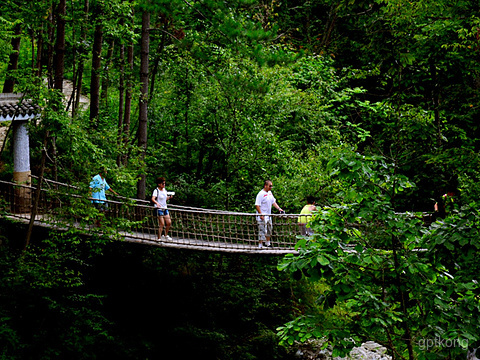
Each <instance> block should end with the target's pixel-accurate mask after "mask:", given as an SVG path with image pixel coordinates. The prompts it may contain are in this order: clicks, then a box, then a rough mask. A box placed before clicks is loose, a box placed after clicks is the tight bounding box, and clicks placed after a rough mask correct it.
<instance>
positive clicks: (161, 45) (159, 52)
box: [150, 32, 167, 98]
mask: <svg viewBox="0 0 480 360" xmlns="http://www.w3.org/2000/svg"><path fill="white" fill-rule="evenodd" d="M166 38H167V37H166V32H163V33H162V38H161V40H160V43H159V44H158V48H157V51H156V52H155V60H154V62H153V69H152V74H151V76H150V78H151V80H150V98H151V97H152V95H153V92H154V91H155V79H156V77H157V73H158V65H159V64H160V57H161V55H162V52H163V49H164V47H165V41H166Z"/></svg>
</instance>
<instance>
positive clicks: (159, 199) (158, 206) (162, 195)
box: [152, 177, 173, 240]
mask: <svg viewBox="0 0 480 360" xmlns="http://www.w3.org/2000/svg"><path fill="white" fill-rule="evenodd" d="M172 197H173V195H172V196H169V195H168V194H167V190H165V178H163V177H159V178H157V187H156V188H155V190H153V194H152V202H153V203H154V204H155V211H156V213H157V218H158V240H172V238H171V237H170V236H168V231H169V230H170V226H171V225H172V220H171V218H170V214H169V213H168V209H167V200H170V199H171V198H172ZM164 228H165V235H162V233H163V229H164Z"/></svg>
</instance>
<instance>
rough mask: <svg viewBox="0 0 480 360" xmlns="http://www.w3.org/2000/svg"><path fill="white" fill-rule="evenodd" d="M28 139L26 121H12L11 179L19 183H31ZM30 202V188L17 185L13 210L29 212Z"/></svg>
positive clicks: (28, 184)
mask: <svg viewBox="0 0 480 360" xmlns="http://www.w3.org/2000/svg"><path fill="white" fill-rule="evenodd" d="M30 175H31V170H30V141H29V137H28V130H27V122H26V121H18V120H14V121H13V181H14V182H16V183H17V184H20V185H27V186H30V185H31V178H30ZM31 204H32V192H31V189H27V188H24V187H19V188H16V189H15V205H16V206H15V211H16V212H20V213H28V212H30V208H31Z"/></svg>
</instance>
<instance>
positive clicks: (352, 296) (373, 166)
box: [279, 153, 480, 359]
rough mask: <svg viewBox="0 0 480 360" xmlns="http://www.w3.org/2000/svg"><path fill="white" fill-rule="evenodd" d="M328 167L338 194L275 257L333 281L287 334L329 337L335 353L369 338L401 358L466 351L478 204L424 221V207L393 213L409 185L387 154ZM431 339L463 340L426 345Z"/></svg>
mask: <svg viewBox="0 0 480 360" xmlns="http://www.w3.org/2000/svg"><path fill="white" fill-rule="evenodd" d="M329 168H330V169H331V172H332V175H334V176H335V177H336V178H337V179H338V181H340V182H341V183H342V184H343V186H344V187H343V190H342V191H340V192H339V193H338V198H339V200H340V201H339V202H337V203H333V204H331V205H329V206H324V207H323V208H322V209H320V210H319V211H318V213H317V214H316V215H315V216H314V218H313V220H312V222H311V226H312V227H313V229H314V230H315V232H316V235H315V236H314V237H313V238H312V239H302V240H300V241H299V242H298V244H297V248H298V250H299V253H300V254H299V256H293V255H292V256H287V257H286V258H285V259H284V261H283V262H282V263H281V264H280V265H279V269H281V270H286V271H289V272H290V273H293V274H296V273H299V272H300V274H302V273H303V274H304V275H305V276H307V277H308V278H310V279H311V280H312V281H318V279H319V278H324V279H325V281H326V283H327V284H328V285H329V289H328V291H326V292H325V294H324V296H323V303H322V308H320V309H319V310H318V311H317V312H313V313H312V314H310V315H306V316H303V317H300V318H298V319H297V320H295V321H293V322H291V323H289V324H287V325H285V326H284V327H280V328H279V334H280V336H281V337H282V340H283V341H284V342H287V343H292V342H293V341H305V340H307V339H309V338H311V337H318V338H325V339H326V340H327V341H328V342H329V343H332V344H333V345H334V346H335V348H336V349H337V351H338V353H339V354H345V353H346V352H348V351H349V350H350V349H351V348H352V346H354V345H357V344H360V343H361V342H362V341H365V340H368V339H370V340H374V341H377V342H378V343H380V344H385V346H387V347H388V348H389V349H390V351H391V352H392V353H393V354H398V355H399V356H401V357H404V358H421V359H424V358H428V357H429V356H433V355H429V354H436V356H441V357H447V356H448V354H461V353H463V352H464V351H465V348H467V347H468V346H469V344H472V343H475V342H477V341H478V340H479V339H478V334H477V330H476V326H475V325H474V323H477V322H478V320H479V319H478V318H477V316H476V315H475V316H473V318H471V316H472V311H473V313H475V314H478V309H479V307H480V302H479V300H478V295H477V294H478V290H479V288H478V282H477V281H476V275H475V274H477V273H478V265H477V264H474V261H475V260H474V259H475V258H476V257H478V252H479V246H478V242H476V241H475V240H474V239H476V238H477V236H478V234H477V230H476V227H475V226H476V225H475V224H476V223H477V222H478V221H479V215H480V214H479V212H478V211H477V210H476V203H472V204H470V205H469V206H466V207H464V208H462V209H458V210H456V211H454V212H452V213H451V214H450V216H449V217H448V218H447V219H445V221H438V222H435V223H433V224H432V225H431V226H430V227H428V228H427V227H425V225H423V220H422V214H415V213H399V212H397V211H396V208H395V199H396V196H397V194H399V193H401V192H403V191H405V190H407V189H408V188H410V187H412V186H413V184H412V183H411V182H410V181H408V179H407V178H405V177H404V176H402V175H400V174H398V173H397V172H396V167H395V166H392V165H391V164H388V163H387V162H385V160H384V159H382V158H381V157H371V158H369V157H365V156H359V155H355V154H348V153H347V154H345V155H344V156H343V157H340V158H338V159H333V160H332V161H331V162H330V164H329ZM474 229H475V230H474ZM460 264H461V265H460ZM339 309H343V311H339ZM332 316H333V318H334V319H335V320H336V321H337V323H338V322H339V323H340V324H341V326H337V325H336V324H337V323H336V322H334V321H333V322H332V321H329V320H328V319H331V318H332ZM459 318H461V319H466V318H468V320H467V321H465V322H463V321H461V322H459V321H458V319H459ZM470 319H471V320H472V321H470ZM460 323H461V324H460ZM432 339H433V340H434V339H443V341H444V342H445V341H448V342H449V344H452V342H454V343H455V344H457V345H458V346H456V347H454V348H444V347H442V346H431V348H425V341H426V340H432ZM437 344H438V342H437Z"/></svg>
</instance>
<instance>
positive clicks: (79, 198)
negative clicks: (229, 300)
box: [0, 181, 304, 255]
mask: <svg viewBox="0 0 480 360" xmlns="http://www.w3.org/2000/svg"><path fill="white" fill-rule="evenodd" d="M37 183H38V181H37ZM43 183H44V184H45V185H43V186H41V187H40V189H39V190H38V189H37V187H36V186H34V185H20V184H18V183H15V182H8V181H0V216H3V217H8V218H11V219H16V220H19V221H22V222H25V223H30V221H32V216H34V219H33V222H34V223H33V224H34V226H43V227H49V228H52V229H59V230H61V229H64V230H65V229H71V228H76V229H78V230H79V231H80V232H84V233H86V234H91V233H95V232H97V233H102V226H100V227H98V226H96V225H95V223H96V220H97V219H98V217H101V218H102V222H101V224H102V225H105V227H106V228H107V229H108V236H112V237H114V238H117V239H122V240H124V241H127V242H133V243H141V244H148V245H153V246H160V247H166V248H179V249H191V250H206V251H216V252H229V253H249V254H271V255H275V254H277V255H281V254H288V253H294V254H295V253H297V251H296V250H295V244H296V242H297V240H298V237H299V236H301V228H300V226H299V225H298V217H299V216H301V215H300V214H272V219H273V235H272V238H271V242H272V247H268V248H267V247H263V248H259V247H258V244H259V241H258V224H257V220H256V215H255V214H254V213H241V212H231V211H222V210H214V209H203V208H195V207H187V206H178V205H169V206H168V209H169V212H170V216H171V218H172V226H171V228H170V231H169V235H170V237H171V240H170V239H168V240H167V239H161V240H159V239H158V219H157V217H156V215H155V213H154V208H153V206H152V205H150V204H149V202H148V201H142V200H138V199H130V198H121V199H120V201H118V200H117V198H115V199H111V200H107V201H106V203H107V204H108V210H107V211H106V212H105V213H102V214H95V210H93V206H92V205H91V203H90V201H91V199H90V198H89V197H88V196H86V195H85V194H82V192H85V190H81V189H79V188H76V187H73V186H68V185H65V184H61V183H56V182H53V181H44V182H43ZM37 191H38V192H37ZM34 204H35V207H34ZM33 209H34V210H33ZM32 213H33V215H32ZM92 214H93V215H92ZM302 216H304V215H302ZM110 231H113V233H111V232H110Z"/></svg>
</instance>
